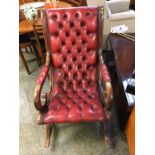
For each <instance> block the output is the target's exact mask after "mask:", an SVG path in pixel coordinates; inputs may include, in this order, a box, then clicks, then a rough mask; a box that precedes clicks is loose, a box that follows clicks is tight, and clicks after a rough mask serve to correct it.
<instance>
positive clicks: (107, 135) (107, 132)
mask: <svg viewBox="0 0 155 155" xmlns="http://www.w3.org/2000/svg"><path fill="white" fill-rule="evenodd" d="M104 141H105V143H106V144H107V145H109V146H110V147H112V148H113V146H114V144H113V141H112V123H111V120H106V121H105V122H104Z"/></svg>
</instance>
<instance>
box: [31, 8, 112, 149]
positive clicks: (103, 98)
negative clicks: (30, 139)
mask: <svg viewBox="0 0 155 155" xmlns="http://www.w3.org/2000/svg"><path fill="white" fill-rule="evenodd" d="M102 21H103V8H102V7H77V8H63V9H48V10H44V11H43V32H44V35H45V43H46V49H47V54H46V62H45V66H44V67H43V68H42V70H41V72H40V75H39V77H38V78H37V81H36V88H35V94H34V105H35V107H36V109H37V110H38V111H39V116H38V124H46V138H45V147H48V146H49V142H50V136H51V132H52V127H53V124H55V123H65V122H72V123H75V122H92V121H100V122H102V123H103V122H104V125H105V128H104V129H105V140H106V142H111V141H110V139H109V124H108V123H110V121H111V112H110V109H111V99H112V88H111V82H110V77H109V73H108V70H107V67H106V65H105V64H104V62H103V58H102V49H101V48H102V41H103V40H102V34H103V33H102V28H103V25H102V24H103V22H102ZM49 72H50V73H51V74H50V75H51V78H50V83H51V85H50V92H49V93H47V94H46V95H44V99H45V104H42V103H41V99H40V98H41V90H42V87H43V84H44V82H45V79H46V77H47V76H48V73H49Z"/></svg>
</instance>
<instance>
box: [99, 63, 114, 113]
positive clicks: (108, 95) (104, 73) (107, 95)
mask: <svg viewBox="0 0 155 155" xmlns="http://www.w3.org/2000/svg"><path fill="white" fill-rule="evenodd" d="M100 73H101V77H102V79H101V80H102V82H103V83H104V85H105V90H103V91H104V94H103V95H104V100H105V105H106V108H107V109H108V110H109V109H110V108H111V101H112V98H113V94H112V86H111V80H110V76H109V72H108V70H107V67H106V65H105V64H103V63H101V64H100Z"/></svg>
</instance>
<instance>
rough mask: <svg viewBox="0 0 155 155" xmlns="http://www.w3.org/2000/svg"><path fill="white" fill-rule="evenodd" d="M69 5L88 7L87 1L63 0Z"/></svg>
mask: <svg viewBox="0 0 155 155" xmlns="http://www.w3.org/2000/svg"><path fill="white" fill-rule="evenodd" d="M61 1H64V2H67V3H70V4H71V5H73V6H75V7H76V6H87V1H86V0H61Z"/></svg>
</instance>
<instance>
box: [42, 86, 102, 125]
mask: <svg viewBox="0 0 155 155" xmlns="http://www.w3.org/2000/svg"><path fill="white" fill-rule="evenodd" d="M52 96H53V98H52V100H51V102H50V104H49V105H48V110H47V112H46V113H45V114H44V116H43V121H44V123H48V124H49V123H62V122H83V121H86V122H91V121H97V120H99V121H102V120H104V118H105V114H104V111H103V108H102V105H101V102H100V99H99V94H98V92H97V90H96V89H95V88H94V87H88V88H87V89H86V90H83V89H82V88H78V89H77V91H74V90H73V89H67V90H66V92H63V91H62V89H59V88H55V89H54V90H53V93H52Z"/></svg>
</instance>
